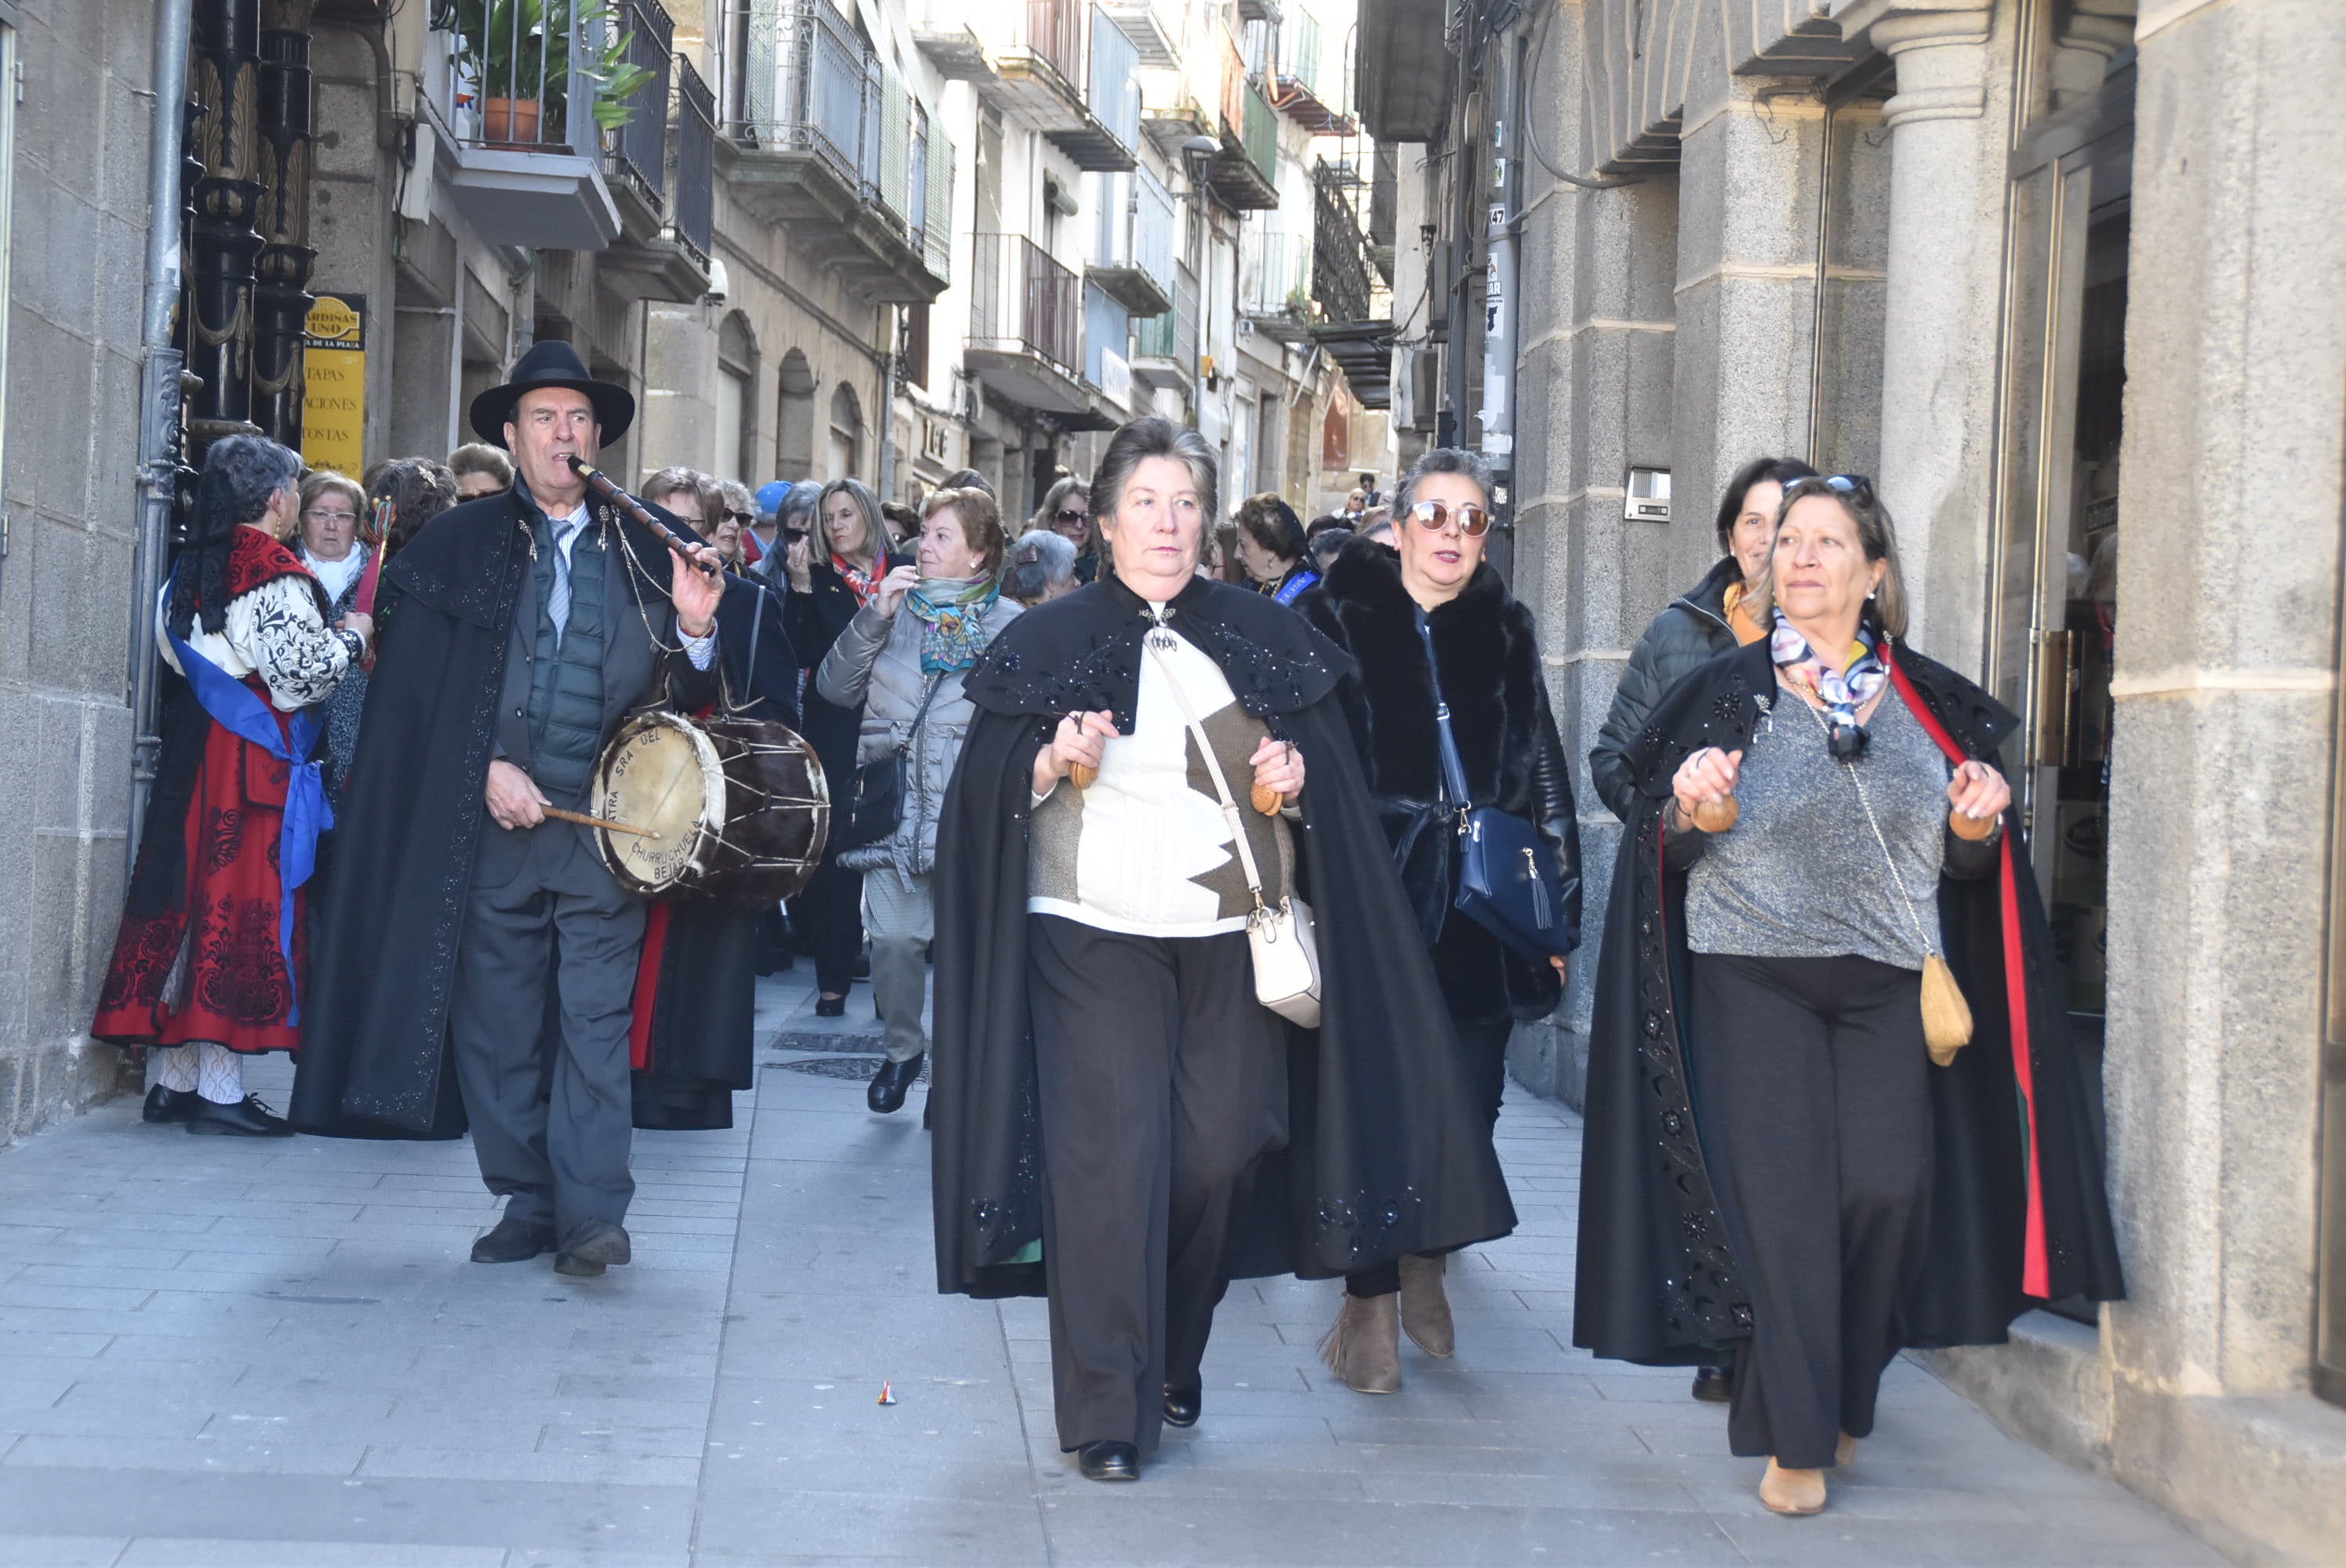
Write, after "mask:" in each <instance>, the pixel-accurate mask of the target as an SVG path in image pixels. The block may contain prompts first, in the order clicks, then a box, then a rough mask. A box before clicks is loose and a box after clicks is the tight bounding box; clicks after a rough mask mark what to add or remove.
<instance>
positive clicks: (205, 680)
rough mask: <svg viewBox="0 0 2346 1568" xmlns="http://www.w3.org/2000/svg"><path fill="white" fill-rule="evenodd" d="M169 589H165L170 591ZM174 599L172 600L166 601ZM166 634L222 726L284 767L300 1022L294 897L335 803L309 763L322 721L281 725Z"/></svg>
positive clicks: (298, 719) (257, 700)
mask: <svg viewBox="0 0 2346 1568" xmlns="http://www.w3.org/2000/svg"><path fill="white" fill-rule="evenodd" d="M168 592H169V590H168V588H167V589H166V590H165V593H166V594H167V595H168ZM166 602H167V603H168V599H167V600H166ZM163 635H164V636H167V637H168V638H170V639H171V651H172V652H173V653H175V654H177V655H179V670H180V673H182V674H183V675H185V676H186V677H188V684H189V686H191V687H194V688H195V693H196V700H197V701H198V702H200V703H202V704H203V706H204V711H205V712H206V713H209V714H210V715H211V716H212V719H213V721H214V722H215V723H217V724H218V725H219V727H220V728H222V729H225V730H227V731H228V732H229V733H230V735H233V736H235V737H236V738H238V739H240V740H245V741H250V743H251V744H253V745H255V746H258V747H259V748H260V749H262V750H263V751H266V752H267V753H269V755H270V756H271V757H274V758H276V759H277V760H279V761H280V762H282V763H284V764H285V765H286V767H287V769H289V774H288V777H287V779H286V780H285V817H284V821H283V824H282V826H281V827H280V829H279V830H278V834H277V951H278V952H280V953H282V954H284V956H285V983H286V985H287V986H288V987H289V989H290V990H291V993H292V996H293V1004H292V1006H291V1007H290V1008H289V1009H287V1011H286V1014H285V1022H286V1023H287V1025H288V1026H289V1027H294V1026H299V1024H300V1023H301V981H300V978H299V977H298V976H297V975H296V974H295V972H294V969H293V894H294V892H295V891H296V890H298V889H299V888H300V887H301V884H302V883H304V882H306V881H309V880H310V873H311V871H314V870H316V869H317V864H318V835H319V834H321V833H322V832H324V831H325V830H327V829H329V828H331V827H332V826H333V825H334V811H333V808H332V807H331V806H329V805H327V804H326V785H325V779H324V778H323V776H322V772H321V769H320V767H319V765H318V764H317V763H315V762H311V761H309V760H307V759H308V757H309V755H310V752H311V748H314V747H315V746H316V745H317V743H318V721H317V719H316V718H313V717H312V716H311V714H310V712H309V711H308V710H307V709H303V710H302V711H301V712H297V713H294V714H292V715H291V716H290V718H288V720H287V722H286V726H285V728H284V729H283V730H280V729H279V728H278V727H277V714H276V710H275V709H273V708H270V705H269V704H268V703H267V702H266V701H264V700H263V699H262V698H261V697H260V696H259V695H258V694H257V693H255V692H254V691H253V689H252V687H249V686H247V685H245V684H244V682H242V681H240V680H239V679H237V678H236V677H234V676H232V675H230V674H229V673H228V671H226V670H224V669H222V668H220V667H219V666H218V665H216V664H214V663H212V661H211V660H209V659H208V658H206V657H204V656H203V655H201V654H199V653H198V652H197V651H196V650H195V649H194V648H192V647H189V646H188V643H187V642H186V640H185V639H184V638H182V637H181V636H179V633H177V632H175V631H173V630H172V629H171V627H170V623H169V622H168V620H167V621H166V622H165V623H164V625H163Z"/></svg>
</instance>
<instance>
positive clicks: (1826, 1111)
mask: <svg viewBox="0 0 2346 1568" xmlns="http://www.w3.org/2000/svg"><path fill="white" fill-rule="evenodd" d="M1747 603H1748V604H1749V610H1750V613H1751V615H1752V616H1753V617H1754V618H1755V619H1757V620H1758V621H1759V623H1760V626H1762V627H1763V628H1765V629H1766V631H1767V633H1768V635H1767V636H1764V637H1762V638H1760V639H1758V640H1756V641H1753V642H1750V643H1748V644H1746V645H1744V646H1743V647H1739V648H1737V649H1734V650H1733V651H1731V652H1729V653H1724V654H1721V655H1719V657H1715V658H1713V659H1711V660H1710V661H1709V662H1708V663H1706V664H1705V665H1703V666H1702V667H1700V668H1698V670H1696V671H1695V672H1694V673H1693V674H1691V675H1689V676H1688V677H1686V678H1685V679H1684V680H1683V681H1681V682H1679V683H1678V686H1677V687H1676V688H1675V689H1673V690H1672V691H1671V692H1670V694H1669V695H1668V697H1665V698H1663V700H1662V702H1661V704H1660V706H1659V707H1658V708H1656V709H1655V710H1654V712H1653V714H1652V715H1651V717H1650V718H1648V719H1647V722H1646V725H1645V727H1644V728H1643V729H1642V731H1641V732H1640V734H1639V735H1638V737H1637V739H1636V740H1635V741H1634V742H1632V743H1631V745H1630V747H1629V748H1628V752H1627V764H1628V768H1629V770H1630V774H1631V776H1632V778H1633V779H1634V780H1635V783H1636V797H1635V799H1634V800H1633V801H1632V802H1631V803H1630V804H1631V809H1630V813H1629V818H1628V822H1627V831H1626V832H1625V833H1624V835H1623V845H1622V850H1621V859H1620V862H1619V866H1618V869H1617V871H1616V872H1615V875H1614V883H1613V898H1612V901H1611V906H1610V908H1609V909H1608V911H1607V920H1606V933H1605V946H1604V954H1603V959H1602V962H1601V967H1600V972H1599V974H1598V977H1597V983H1596V986H1597V989H1596V1014H1595V1018H1594V1021H1593V1025H1592V1028H1591V1031H1590V1041H1589V1066H1588V1090H1587V1098H1586V1132H1585V1142H1584V1145H1583V1152H1582V1166H1581V1227H1580V1250H1579V1262H1578V1270H1579V1273H1578V1280H1577V1288H1576V1292H1575V1298H1574V1300H1575V1324H1574V1340H1575V1342H1576V1343H1577V1344H1580V1345H1583V1346H1586V1347H1587V1348H1589V1349H1594V1350H1595V1351H1596V1353H1597V1354H1598V1355H1601V1356H1615V1357H1620V1358H1623V1359H1631V1360H1639V1361H1647V1362H1663V1363H1668V1362H1672V1361H1680V1362H1682V1361H1685V1360H1687V1359H1693V1358H1694V1357H1696V1356H1698V1355H1700V1354H1703V1353H1704V1351H1705V1349H1706V1348H1708V1347H1710V1346H1714V1345H1717V1344H1719V1343H1721V1342H1739V1341H1745V1340H1748V1341H1749V1342H1748V1343H1745V1344H1741V1346H1740V1348H1739V1350H1738V1351H1737V1354H1736V1359H1735V1377H1734V1390H1733V1399H1732V1401H1731V1405H1730V1409H1729V1417H1728V1442H1729V1447H1730V1449H1731V1450H1732V1451H1734V1452H1735V1453H1737V1454H1739V1455H1747V1456H1750V1457H1755V1458H1757V1457H1761V1456H1765V1457H1766V1458H1767V1460H1768V1467H1767V1471H1766V1473H1765V1475H1764V1476H1763V1478H1762V1479H1761V1481H1760V1502H1762V1503H1763V1504H1765V1505H1766V1506H1767V1507H1768V1508H1770V1509H1771V1510H1773V1511H1774V1512H1779V1513H1814V1512H1817V1511H1818V1510H1820V1509H1821V1508H1822V1507H1823V1506H1824V1502H1825V1471H1827V1470H1828V1469H1831V1468H1834V1467H1836V1466H1839V1465H1845V1464H1847V1463H1849V1462H1850V1461H1851V1457H1852V1456H1853V1454H1854V1452H1855V1450H1856V1445H1857V1441H1858V1440H1859V1439H1861V1438H1863V1437H1865V1436H1866V1435H1867V1434H1868V1433H1870V1432H1871V1431H1872V1430H1873V1420H1874V1404H1875V1400H1876V1396H1877V1394H1878V1392H1879V1390H1880V1387H1881V1381H1882V1369H1884V1368H1885V1367H1886V1366H1887V1365H1888V1364H1889V1362H1890V1360H1891V1359H1892V1357H1894V1356H1895V1355H1897V1353H1898V1352H1899V1351H1900V1350H1901V1349H1904V1348H1906V1347H1908V1346H1915V1345H1929V1346H1941V1345H1970V1344H1993V1343H1997V1342H2000V1341H2001V1340H2003V1339H2004V1337H2005V1326H2006V1325H2007V1324H2008V1323H2009V1322H2010V1321H2011V1319H2013V1318H2015V1316H2017V1315H2018V1314H2019V1313H2021V1312H2022V1311H2024V1310H2025V1309H2026V1308H2028V1307H2029V1306H2030V1305H2031V1304H2032V1303H2033V1302H2037V1301H2043V1300H2045V1299H2048V1298H2055V1297H2061V1296H2070V1295H2082V1296H2085V1297H2087V1298H2091V1299H2094V1300H2113V1299H2116V1298H2117V1297H2118V1296H2119V1295H2120V1294H2121V1291H2122V1287H2121V1285H2120V1282H2119V1274H2118V1265H2117V1251H2116V1247H2115V1245H2114V1243H2113V1240H2112V1237H2111V1231H2110V1221H2109V1211H2108V1205H2107V1202H2106V1197H2105V1196H2104V1193H2103V1189H2102V1176H2101V1165H2100V1159H2099V1156H2098V1155H2097V1154H2096V1150H2095V1143H2094V1137H2093V1133H2092V1129H2091V1127H2090V1125H2089V1123H2088V1120H2087V1108H2086V1093H2085V1084H2084V1079H2083V1076H2082V1074H2080V1072H2079V1070H2078V1064H2077V1060H2076V1055H2075V1054H2073V1053H2072V1052H2071V1050H2070V1048H2069V1044H2068V1040H2067V1037H2066V1033H2065V1021H2066V1013H2065V1012H2064V1010H2063V1006H2062V1000H2061V998H2060V996H2059V994H2058V993H2057V992H2055V990H2054V989H2053V988H2052V984H2051V983H2050V981H2049V980H2048V978H2047V977H2049V976H2052V975H2054V974H2055V973H2057V970H2056V969H2055V965H2054V962H2053V955H2052V952H2051V951H2050V937H2049V933H2048V932H2047V931H2046V928H2045V913H2044V910H2043V909H2042V907H2041V906H2040V905H2039V903H2038V901H2037V893H2036V881H2035V877H2034V876H2033V875H2031V873H2030V871H2029V869H2028V861H2027V854H2026V849H2025V846H2024V845H2022V844H2021V843H2019V842H2018V827H2017V824H2016V821H2015V819H2014V818H2013V816H2012V813H2011V803H2012V791H2011V790H2010V789H2009V788H2008V787H2007V786H2006V785H2005V783H2004V777H2003V775H2002V774H2000V773H1999V772H1997V771H1996V769H1995V766H1994V758H1995V756H1996V753H1997V750H1998V748H2000V747H2001V746H2002V745H2003V743H2004V740H2005V738H2007V737H2008V736H2009V735H2010V734H2011V732H2012V730H2013V728H2014V726H2015V719H2014V718H2013V716H2012V715H2011V714H2009V713H2007V712H2006V711H2004V708H2001V707H2000V706H1998V705H1997V703H1996V702H1995V701H1994V698H1992V697H1989V696H1988V695H1987V694H1986V693H1984V692H1983V691H1981V690H1980V689H1979V688H1978V687H1975V686H1974V685H1973V684H1972V683H1971V682H1970V681H1968V680H1966V679H1964V677H1961V676H1959V675H1957V674H1955V673H1954V672H1953V670H1950V669H1948V668H1946V667H1944V666H1943V665H1940V664H1937V663H1934V662H1933V661H1932V660H1930V659H1927V658H1924V657H1923V656H1922V655H1921V654H1918V653H1915V652H1914V651H1913V650H1912V649H1910V648H1907V647H1904V646H1903V638H1904V636H1905V633H1906V590H1905V585H1904V583H1903V581H1902V578H1901V576H1900V574H1899V568H1898V546H1897V539H1896V535H1894V534H1893V533H1892V527H1891V522H1890V518H1889V515H1888V514H1887V513H1885V512H1884V511H1883V509H1882V505H1881V504H1880V503H1879V502H1878V501H1877V500H1875V498H1874V495H1873V491H1872V485H1871V484H1869V483H1867V482H1866V481H1865V480H1863V479H1862V478H1855V477H1851V476H1845V475H1836V476H1834V477H1832V478H1829V479H1820V478H1813V477H1811V478H1806V479H1796V480H1794V481H1793V482H1792V483H1791V484H1789V485H1787V486H1786V487H1785V490H1784V499H1783V502H1782V504H1781V506H1780V509H1779V511H1778V514H1777V523H1776V528H1775V539H1774V544H1773V545H1772V547H1771V550H1770V557H1769V567H1768V574H1767V575H1766V576H1764V577H1763V578H1761V580H1760V584H1759V585H1758V587H1757V589H1756V590H1755V591H1754V592H1753V593H1752V594H1751V595H1750V596H1748V598H1747ZM1729 801H1733V802H1734V809H1733V810H1732V811H1729V810H1728V809H1727V807H1726V803H1727V802H1729ZM1945 987H1953V988H1954V989H1955V990H1959V991H1960V993H1961V998H1962V1001H1963V1002H1967V1003H1968V1008H1969V1012H1970V1015H1971V1018H1970V1023H1969V1024H1968V1026H1967V1027H1966V1026H1964V1025H1962V1024H1961V1023H1958V1022H1957V1021H1956V1015H1957V1014H1959V1013H1960V1012H1961V1011H1962V1006H1961V1004H1960V1003H1957V1002H1955V1001H1954V1000H1953V998H1952V997H1951V995H1950V993H1949V992H1948V990H1946V989H1944V988H1945ZM1926 1013H1928V1014H1929V1015H1930V1023H1931V1027H1930V1029H1929V1031H1928V1033H1926ZM1965 1034H1968V1035H1969V1037H1970V1038H1969V1044H1963V1045H1961V1047H1960V1049H1958V1048H1957V1043H1958V1041H1959V1040H1960V1039H1961V1038H1962V1037H1963V1036H1964V1035H1965ZM1658 1282H1667V1284H1666V1285H1664V1286H1663V1288H1656V1287H1657V1284H1658Z"/></svg>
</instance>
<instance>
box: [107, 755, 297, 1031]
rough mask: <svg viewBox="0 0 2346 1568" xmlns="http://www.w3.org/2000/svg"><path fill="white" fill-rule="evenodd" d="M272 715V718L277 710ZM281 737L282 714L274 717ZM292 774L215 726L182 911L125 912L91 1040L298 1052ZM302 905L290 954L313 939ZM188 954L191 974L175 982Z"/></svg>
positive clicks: (191, 830) (192, 829) (199, 783)
mask: <svg viewBox="0 0 2346 1568" xmlns="http://www.w3.org/2000/svg"><path fill="white" fill-rule="evenodd" d="M271 711H272V712H274V711H275V710H274V709H272V710H271ZM276 718H277V721H278V724H279V725H280V728H281V727H282V726H283V725H284V723H285V721H286V716H285V715H284V714H281V713H280V714H277V715H276ZM289 774H290V769H288V768H287V766H286V764H284V763H283V762H280V761H279V760H278V759H276V758H274V757H271V756H270V755H269V753H267V752H266V751H263V750H262V749H260V748H259V747H257V746H254V745H252V744H250V742H248V741H245V740H242V739H240V738H238V737H237V736H235V735H234V734H232V733H230V731H229V730H227V729H225V728H221V727H220V725H219V724H218V723H217V722H215V723H212V724H211V725H210V726H209V729H208V733H207V734H206V736H205V738H204V757H203V763H202V770H201V772H200V774H199V777H198V779H197V780H196V789H195V796H194V799H192V800H191V801H190V802H189V807H188V820H187V825H186V834H187V837H186V848H187V897H186V899H185V900H184V901H183V902H182V903H181V904H180V906H179V908H177V909H171V910H165V911H161V912H159V913H157V914H153V915H148V916H138V915H134V914H130V913H128V912H125V914H124V915H123V917H122V926H121V929H120V930H119V931H118V932H116V934H115V938H114V961H113V962H112V963H111V964H109V965H108V966H107V972H106V989H105V991H104V993H102V994H101V995H100V996H99V998H98V1003H97V1021H96V1022H95V1023H92V1024H91V1025H90V1033H92V1034H93V1035H95V1036H96V1037H97V1038H98V1039H100V1040H107V1041H111V1042H113V1043H114V1044H119V1045H184V1044H188V1043H189V1042H190V1041H195V1040H209V1041H214V1042H217V1043H218V1044H222V1045H225V1046H227V1047H228V1048H229V1049H230V1050H231V1051H292V1050H296V1049H298V1048H299V1047H300V1046H301V1030H300V1029H299V1028H296V1027H293V1026H291V1025H289V1024H288V1023H286V1022H285V1019H286V1014H287V1013H291V1011H292V1008H293V979H292V976H291V974H289V973H288V972H286V967H285V955H284V954H283V953H282V952H280V951H279V948H278V943H277V923H278V911H279V910H280V907H281V906H280V899H281V895H280V892H279V886H278V875H277V840H278V833H279V830H280V828H281V827H282V825H283V823H284V819H285V788H286V784H287V781H288V778H289ZM304 891H306V890H304ZM304 891H296V892H295V894H294V895H293V942H292V948H293V954H294V959H295V962H297V963H299V962H300V961H301V953H302V952H303V942H304V941H305V939H306V935H307V933H306V931H305V929H304V927H305V921H304V918H303V916H304V913H305V911H304V910H303V907H302V906H303V904H304V903H305V902H306V899H305V897H304ZM183 947H184V949H185V951H186V955H187V957H186V962H185V965H184V972H183V974H182V975H181V976H180V977H179V979H178V980H177V981H176V982H174V981H173V979H172V970H173V968H174V966H175V965H177V964H178V963H179V956H180V952H181V950H182V948H183Z"/></svg>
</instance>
